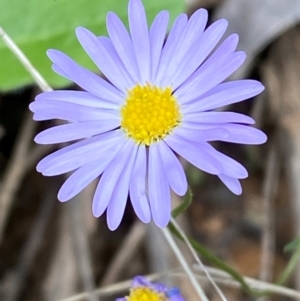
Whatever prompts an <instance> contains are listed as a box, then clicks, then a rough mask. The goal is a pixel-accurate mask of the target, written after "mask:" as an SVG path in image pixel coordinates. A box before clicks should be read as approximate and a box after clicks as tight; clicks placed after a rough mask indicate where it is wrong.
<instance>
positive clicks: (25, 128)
mask: <svg viewBox="0 0 300 301" xmlns="http://www.w3.org/2000/svg"><path fill="white" fill-rule="evenodd" d="M35 126H36V123H35V122H34V121H33V120H32V116H31V113H29V112H28V113H27V114H26V115H25V117H24V121H23V123H22V125H21V132H20V134H19V136H18V138H17V142H16V144H15V146H14V149H13V153H12V156H11V159H10V161H9V163H8V166H7V168H6V171H5V173H4V175H3V181H2V185H1V191H0V242H1V241H2V238H3V233H4V230H5V225H6V221H7V218H8V215H9V213H10V210H11V206H12V202H13V198H14V196H15V194H16V192H17V190H18V188H19V185H20V183H21V180H22V178H23V176H24V174H25V173H24V167H25V165H26V160H25V158H27V154H28V152H29V146H30V144H31V139H32V137H33V134H34V131H35Z"/></svg>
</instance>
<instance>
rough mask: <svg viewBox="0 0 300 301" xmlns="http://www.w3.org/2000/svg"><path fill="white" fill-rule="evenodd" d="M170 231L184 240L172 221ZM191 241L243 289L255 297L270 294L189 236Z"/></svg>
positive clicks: (198, 251)
mask: <svg viewBox="0 0 300 301" xmlns="http://www.w3.org/2000/svg"><path fill="white" fill-rule="evenodd" d="M168 227H169V229H170V231H171V232H172V233H173V234H174V235H175V236H176V237H177V238H179V239H181V240H182V241H183V237H182V236H181V235H180V233H179V232H178V231H177V230H176V229H175V227H174V226H173V225H172V224H171V223H170V224H169V225H168ZM188 240H189V242H190V243H191V245H192V247H193V248H194V250H195V251H196V252H197V253H198V254H200V255H201V256H202V257H203V258H205V259H206V260H208V261H209V262H210V263H211V264H212V265H213V266H215V267H217V268H219V269H221V270H223V271H224V272H226V273H228V274H229V275H230V276H231V277H232V278H233V279H234V280H236V281H238V282H239V283H240V285H241V287H242V289H243V290H244V291H245V292H246V293H248V294H250V295H252V296H255V297H260V296H265V295H267V294H269V292H267V291H263V292H262V291H258V290H254V289H252V288H251V287H250V286H249V285H248V284H247V283H246V282H245V280H244V279H243V277H242V276H241V275H240V274H239V273H238V272H237V271H236V270H234V269H233V268H231V267H230V266H229V265H227V264H226V263H225V262H224V261H222V260H221V259H220V258H218V257H217V256H215V255H214V254H213V253H212V252H211V251H210V250H209V249H207V248H206V247H204V246H203V245H201V244H200V243H198V242H197V241H196V240H194V239H193V238H188Z"/></svg>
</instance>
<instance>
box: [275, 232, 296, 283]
mask: <svg viewBox="0 0 300 301" xmlns="http://www.w3.org/2000/svg"><path fill="white" fill-rule="evenodd" d="M284 252H293V255H292V257H291V259H290V261H289V263H288V264H287V266H286V268H285V269H284V271H283V272H282V273H281V274H280V276H279V278H278V280H277V281H276V283H277V284H279V285H283V284H284V283H285V282H286V281H287V280H288V279H289V278H290V276H291V275H292V273H293V271H294V269H295V267H296V265H297V263H298V262H299V259H300V238H297V239H295V240H293V241H292V242H290V243H289V244H287V245H286V246H285V248H284Z"/></svg>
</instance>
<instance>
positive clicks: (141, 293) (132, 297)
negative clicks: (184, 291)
mask: <svg viewBox="0 0 300 301" xmlns="http://www.w3.org/2000/svg"><path fill="white" fill-rule="evenodd" d="M140 300H152V301H185V299H184V298H183V297H182V296H181V294H180V291H179V289H178V288H177V287H174V288H171V289H168V288H167V287H166V286H165V285H164V284H162V283H152V282H150V281H148V280H147V279H146V278H145V277H143V276H136V277H135V278H134V279H133V280H132V285H131V289H130V294H129V296H127V297H124V298H118V299H117V300H116V301H140Z"/></svg>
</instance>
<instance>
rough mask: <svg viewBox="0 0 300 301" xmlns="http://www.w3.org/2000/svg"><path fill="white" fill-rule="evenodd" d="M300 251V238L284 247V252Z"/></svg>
mask: <svg viewBox="0 0 300 301" xmlns="http://www.w3.org/2000/svg"><path fill="white" fill-rule="evenodd" d="M298 249H300V237H298V238H296V239H295V240H293V241H291V242H290V243H288V244H287V245H286V246H285V247H284V252H291V251H295V250H298Z"/></svg>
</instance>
